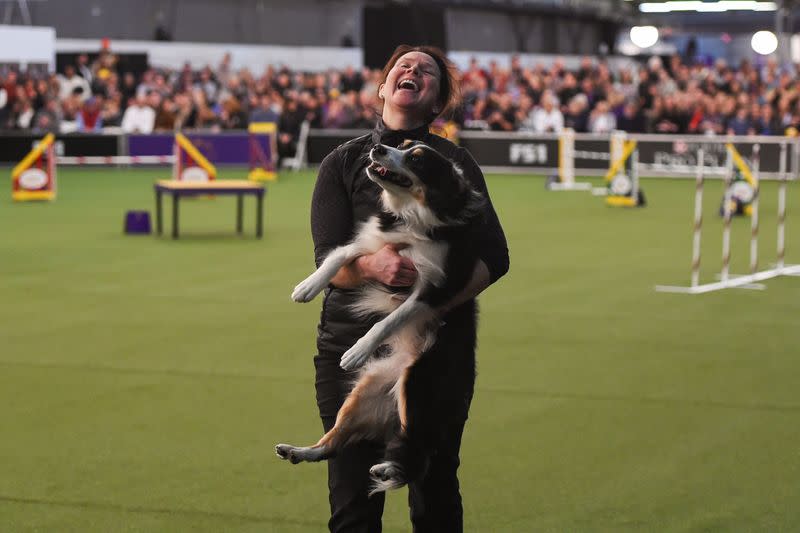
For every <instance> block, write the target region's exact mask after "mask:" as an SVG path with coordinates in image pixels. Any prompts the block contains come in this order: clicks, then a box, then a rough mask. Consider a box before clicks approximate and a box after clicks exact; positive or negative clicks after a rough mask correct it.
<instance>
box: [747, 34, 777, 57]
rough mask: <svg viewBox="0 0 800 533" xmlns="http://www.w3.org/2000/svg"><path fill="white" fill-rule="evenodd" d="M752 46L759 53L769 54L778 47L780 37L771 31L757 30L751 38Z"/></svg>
mask: <svg viewBox="0 0 800 533" xmlns="http://www.w3.org/2000/svg"><path fill="white" fill-rule="evenodd" d="M750 46H751V47H753V50H754V51H755V52H756V53H757V54H761V55H762V56H768V55H770V54H771V53H772V52H774V51H775V50H777V49H778V38H777V37H775V34H774V33H772V32H771V31H766V30H762V31H757V32H755V33H754V34H753V38H752V39H750Z"/></svg>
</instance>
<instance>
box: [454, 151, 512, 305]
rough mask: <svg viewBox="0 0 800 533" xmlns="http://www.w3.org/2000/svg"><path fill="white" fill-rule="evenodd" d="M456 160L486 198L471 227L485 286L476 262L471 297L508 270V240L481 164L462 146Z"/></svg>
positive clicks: (471, 282) (469, 285) (471, 284)
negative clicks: (478, 219)
mask: <svg viewBox="0 0 800 533" xmlns="http://www.w3.org/2000/svg"><path fill="white" fill-rule="evenodd" d="M455 160H456V163H458V164H459V165H460V166H461V170H462V171H463V172H464V176H465V177H466V178H467V179H468V180H469V181H470V182H471V183H472V185H473V186H474V187H475V189H476V190H477V191H478V192H480V193H481V194H482V195H483V196H484V198H485V199H486V207H485V209H484V216H483V217H482V219H481V220H480V221H479V222H478V223H476V224H474V225H473V231H474V233H475V243H476V247H477V252H478V259H479V260H480V262H481V263H483V267H485V269H486V272H487V273H488V282H486V284H485V285H484V286H481V285H483V283H482V279H481V276H478V271H479V270H481V267H480V265H479V266H478V267H476V270H475V272H474V273H473V277H472V280H471V281H470V283H469V284H468V287H472V289H471V290H472V291H473V292H474V291H475V290H477V288H478V287H480V289H479V290H477V292H475V294H473V295H472V297H474V296H477V294H479V293H480V292H481V291H483V289H485V288H486V287H488V286H489V285H491V284H492V283H494V282H495V281H497V280H498V279H500V278H501V277H503V276H504V275H505V274H506V272H508V267H509V258H508V244H507V243H506V236H505V233H504V232H503V227H502V226H501V225H500V220H499V219H498V218H497V213H496V212H495V210H494V206H493V205H492V199H491V198H490V196H489V191H488V189H487V188H486V180H485V179H484V177H483V173H482V172H481V169H480V167H478V163H476V162H475V159H473V158H472V155H470V153H469V152H468V151H466V150H465V149H463V148H459V149H458V151H457V152H456V156H455ZM465 300H466V299H465Z"/></svg>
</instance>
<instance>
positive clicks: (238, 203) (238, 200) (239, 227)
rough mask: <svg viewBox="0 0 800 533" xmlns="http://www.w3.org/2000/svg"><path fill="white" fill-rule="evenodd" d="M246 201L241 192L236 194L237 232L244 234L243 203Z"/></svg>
mask: <svg viewBox="0 0 800 533" xmlns="http://www.w3.org/2000/svg"><path fill="white" fill-rule="evenodd" d="M243 203H244V198H243V197H242V195H241V194H237V195H236V233H238V234H239V235H241V234H242V226H243V223H242V211H243V210H244V209H243V208H242V204H243Z"/></svg>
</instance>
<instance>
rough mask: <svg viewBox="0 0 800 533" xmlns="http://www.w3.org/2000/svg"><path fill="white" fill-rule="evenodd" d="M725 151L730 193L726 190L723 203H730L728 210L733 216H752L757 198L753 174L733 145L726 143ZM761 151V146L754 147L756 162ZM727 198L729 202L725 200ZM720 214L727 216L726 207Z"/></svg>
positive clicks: (721, 207) (723, 207)
mask: <svg viewBox="0 0 800 533" xmlns="http://www.w3.org/2000/svg"><path fill="white" fill-rule="evenodd" d="M725 151H726V153H727V161H726V166H725V174H726V176H725V179H726V182H727V185H728V187H729V188H730V191H728V190H727V188H726V190H725V194H724V196H723V201H728V202H730V205H729V206H728V209H729V210H730V211H731V214H732V215H740V216H741V215H743V216H751V215H752V211H753V210H752V205H751V204H752V203H753V201H754V199H755V198H756V195H755V191H756V188H757V187H756V183H755V179H754V178H753V173H752V172H751V171H750V167H748V166H747V162H746V161H745V160H744V158H743V157H742V155H741V154H740V153H739V151H738V150H737V149H736V147H735V146H734V145H733V143H726V144H725ZM759 151H760V145H758V144H756V145H753V160H754V161H755V160H757V158H758V157H759V155H758V154H759ZM728 192H730V194H728ZM726 198H727V200H725V199H726ZM719 214H720V216H725V206H724V205H721V206H720V208H719Z"/></svg>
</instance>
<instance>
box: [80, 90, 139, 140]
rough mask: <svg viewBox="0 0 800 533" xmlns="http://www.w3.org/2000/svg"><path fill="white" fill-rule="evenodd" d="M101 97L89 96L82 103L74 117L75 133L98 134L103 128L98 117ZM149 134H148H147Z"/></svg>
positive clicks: (101, 120)
mask: <svg viewBox="0 0 800 533" xmlns="http://www.w3.org/2000/svg"><path fill="white" fill-rule="evenodd" d="M101 98H102V97H100V96H90V97H89V98H87V99H86V100H84V101H83V105H82V106H81V109H80V111H79V112H78V116H77V117H76V124H77V131H79V132H81V133H89V132H99V131H102V128H103V117H102V116H100V110H101V107H102V103H101V102H100V100H101ZM148 133H149V132H148Z"/></svg>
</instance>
